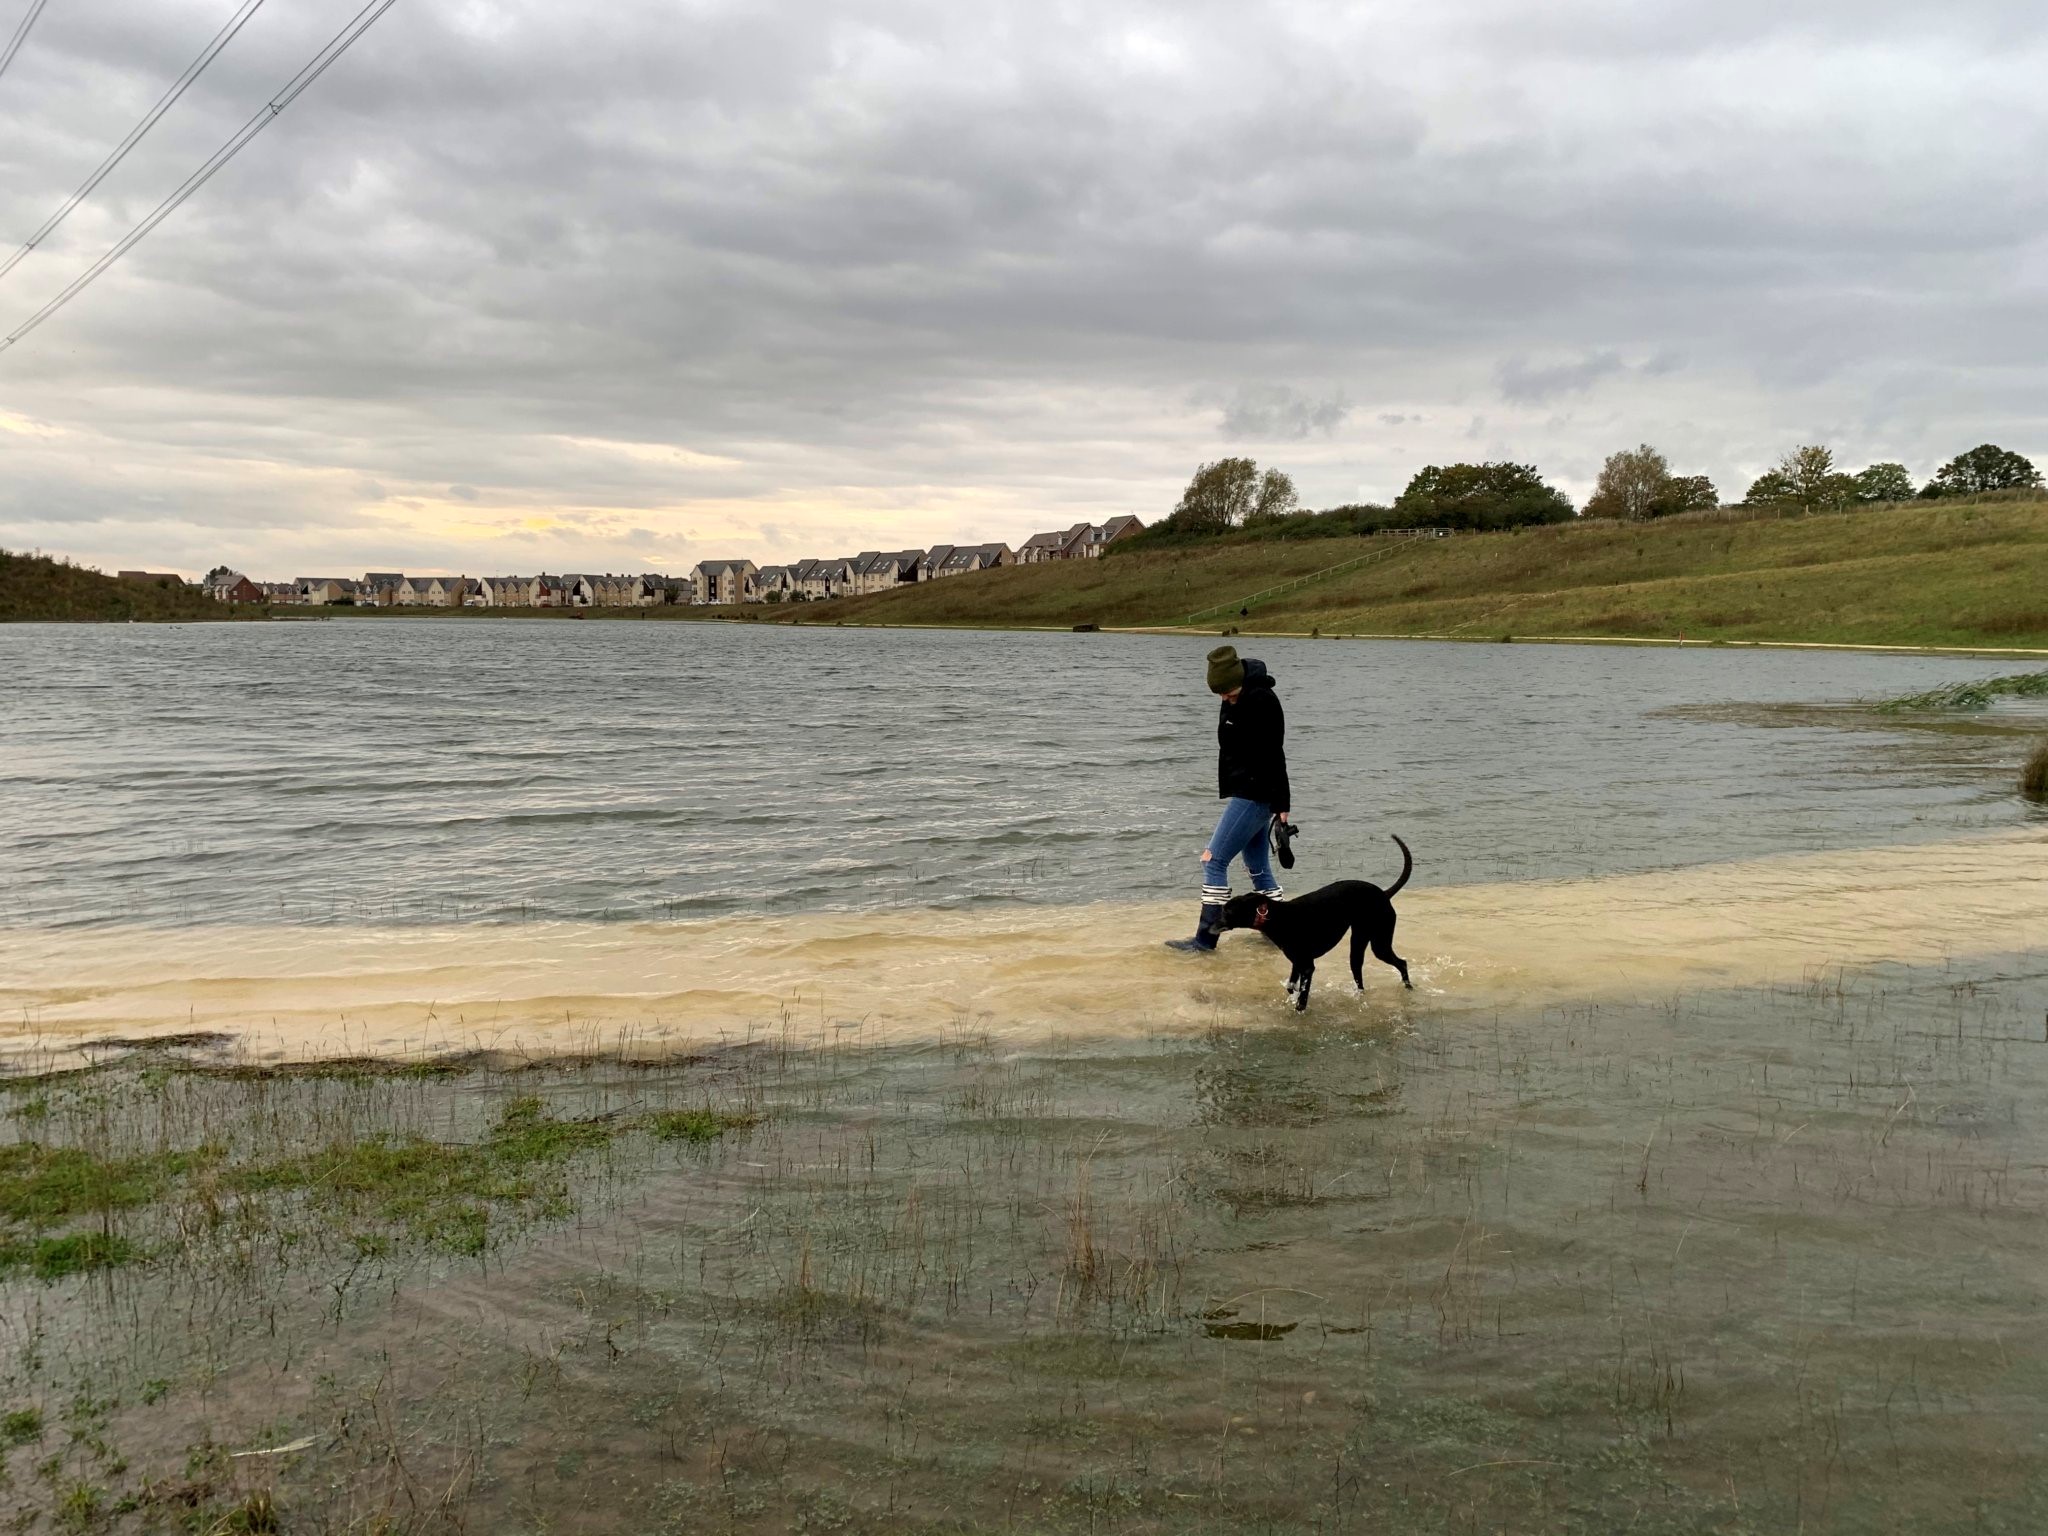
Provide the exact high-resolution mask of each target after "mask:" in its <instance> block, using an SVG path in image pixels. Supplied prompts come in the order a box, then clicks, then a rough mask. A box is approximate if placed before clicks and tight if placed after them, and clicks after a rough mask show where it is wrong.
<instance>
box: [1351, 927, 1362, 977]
mask: <svg viewBox="0 0 2048 1536" xmlns="http://www.w3.org/2000/svg"><path fill="white" fill-rule="evenodd" d="M1351 982H1352V985H1354V986H1355V987H1357V988H1358V990H1359V991H1361V992H1363V991H1364V990H1365V927H1364V925H1363V924H1362V923H1353V924H1352V925H1351Z"/></svg>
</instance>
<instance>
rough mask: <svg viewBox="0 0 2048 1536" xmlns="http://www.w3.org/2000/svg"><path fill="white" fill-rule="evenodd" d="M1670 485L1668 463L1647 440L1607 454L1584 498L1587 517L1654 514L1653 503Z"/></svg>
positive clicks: (1635, 517) (1635, 519) (1628, 517)
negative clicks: (1586, 496) (1595, 480)
mask: <svg viewBox="0 0 2048 1536" xmlns="http://www.w3.org/2000/svg"><path fill="white" fill-rule="evenodd" d="M1670 485H1671V463H1670V461H1669V460H1668V459H1666V458H1665V457H1664V455H1663V454H1661V453H1659V452H1658V451H1657V450H1656V449H1654V448H1652V447H1651V446H1650V445H1649V444H1648V443H1644V444H1643V445H1642V446H1641V447H1639V448H1635V449H1626V448H1625V449H1623V450H1622V451H1621V452H1620V453H1610V454H1609V455H1608V456H1607V462H1606V463H1605V464H1602V465H1601V466H1600V479H1599V480H1598V481H1597V482H1596V483H1595V484H1594V486H1593V494H1592V495H1591V496H1589V497H1588V498H1587V499H1586V511H1585V515H1586V516H1587V517H1618V518H1622V519H1625V520H1627V521H1629V522H1640V521H1642V519H1644V518H1646V517H1655V516H1657V504H1658V502H1659V500H1660V499H1661V498H1662V497H1663V495H1664V493H1665V491H1666V490H1667V489H1669V487H1670Z"/></svg>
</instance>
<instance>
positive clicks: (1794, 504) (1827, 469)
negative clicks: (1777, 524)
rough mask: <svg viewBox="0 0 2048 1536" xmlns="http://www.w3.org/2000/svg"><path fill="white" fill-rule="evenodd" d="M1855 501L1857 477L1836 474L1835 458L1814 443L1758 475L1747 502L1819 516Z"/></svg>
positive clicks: (1788, 455)
mask: <svg viewBox="0 0 2048 1536" xmlns="http://www.w3.org/2000/svg"><path fill="white" fill-rule="evenodd" d="M1856 498H1857V492H1856V477H1855V476H1854V475H1845V474H1842V473H1840V472H1839V471H1838V470H1836V468H1835V456H1834V454H1833V453H1832V452H1830V451H1829V450H1828V449H1826V448H1823V447H1821V446H1820V445H1819V444H1817V443H1814V444H1809V445H1807V446H1806V447H1804V448H1795V449H1793V450H1792V451H1791V452H1790V453H1788V454H1786V455H1785V457H1783V458H1782V459H1780V460H1778V462H1777V465H1776V467H1774V468H1772V469H1769V470H1766V471H1765V472H1764V473H1763V474H1762V475H1759V476H1758V477H1757V479H1756V480H1755V482H1754V483H1753V484H1751V486H1750V488H1749V495H1748V496H1747V497H1745V498H1744V500H1745V501H1747V502H1748V504H1749V505H1751V506H1753V507H1761V506H1775V507H1781V508H1784V509H1785V510H1787V511H1799V512H1819V511H1824V510H1826V509H1827V508H1830V507H1845V506H1848V505H1849V504H1850V503H1852V502H1854V501H1855V500H1856Z"/></svg>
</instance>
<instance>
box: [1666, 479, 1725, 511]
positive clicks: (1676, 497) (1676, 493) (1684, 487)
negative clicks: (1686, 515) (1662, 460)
mask: <svg viewBox="0 0 2048 1536" xmlns="http://www.w3.org/2000/svg"><path fill="white" fill-rule="evenodd" d="M1720 505H1721V493H1720V492H1719V491H1717V490H1715V489H1714V482H1713V481H1711V480H1709V479H1708V478H1707V477H1706V476H1705V475H1674V476H1672V478H1671V482H1670V484H1668V485H1666V486H1665V487H1664V494H1663V495H1661V496H1659V497H1658V498H1657V501H1656V503H1655V505H1654V507H1653V508H1652V510H1651V512H1650V516H1652V517H1670V516H1672V515H1673V514H1674V513H1679V512H1711V511H1713V510H1714V508H1716V507H1718V506H1720Z"/></svg>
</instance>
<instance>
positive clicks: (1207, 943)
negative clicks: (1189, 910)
mask: <svg viewBox="0 0 2048 1536" xmlns="http://www.w3.org/2000/svg"><path fill="white" fill-rule="evenodd" d="M1222 937H1223V909H1222V908H1221V907H1218V906H1211V905H1210V904H1209V903H1208V902H1206V901H1205V902H1203V903H1202V916H1201V920H1200V921H1199V922H1197V923H1196V924H1195V936H1194V937H1193V938H1192V939H1168V940H1167V941H1166V947H1167V948H1168V949H1177V950H1180V951H1181V952H1183V953H1184V954H1190V955H1206V954H1209V953H1210V952H1211V951H1213V950H1214V949H1215V948H1216V941H1217V940H1218V939H1220V938H1222Z"/></svg>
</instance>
